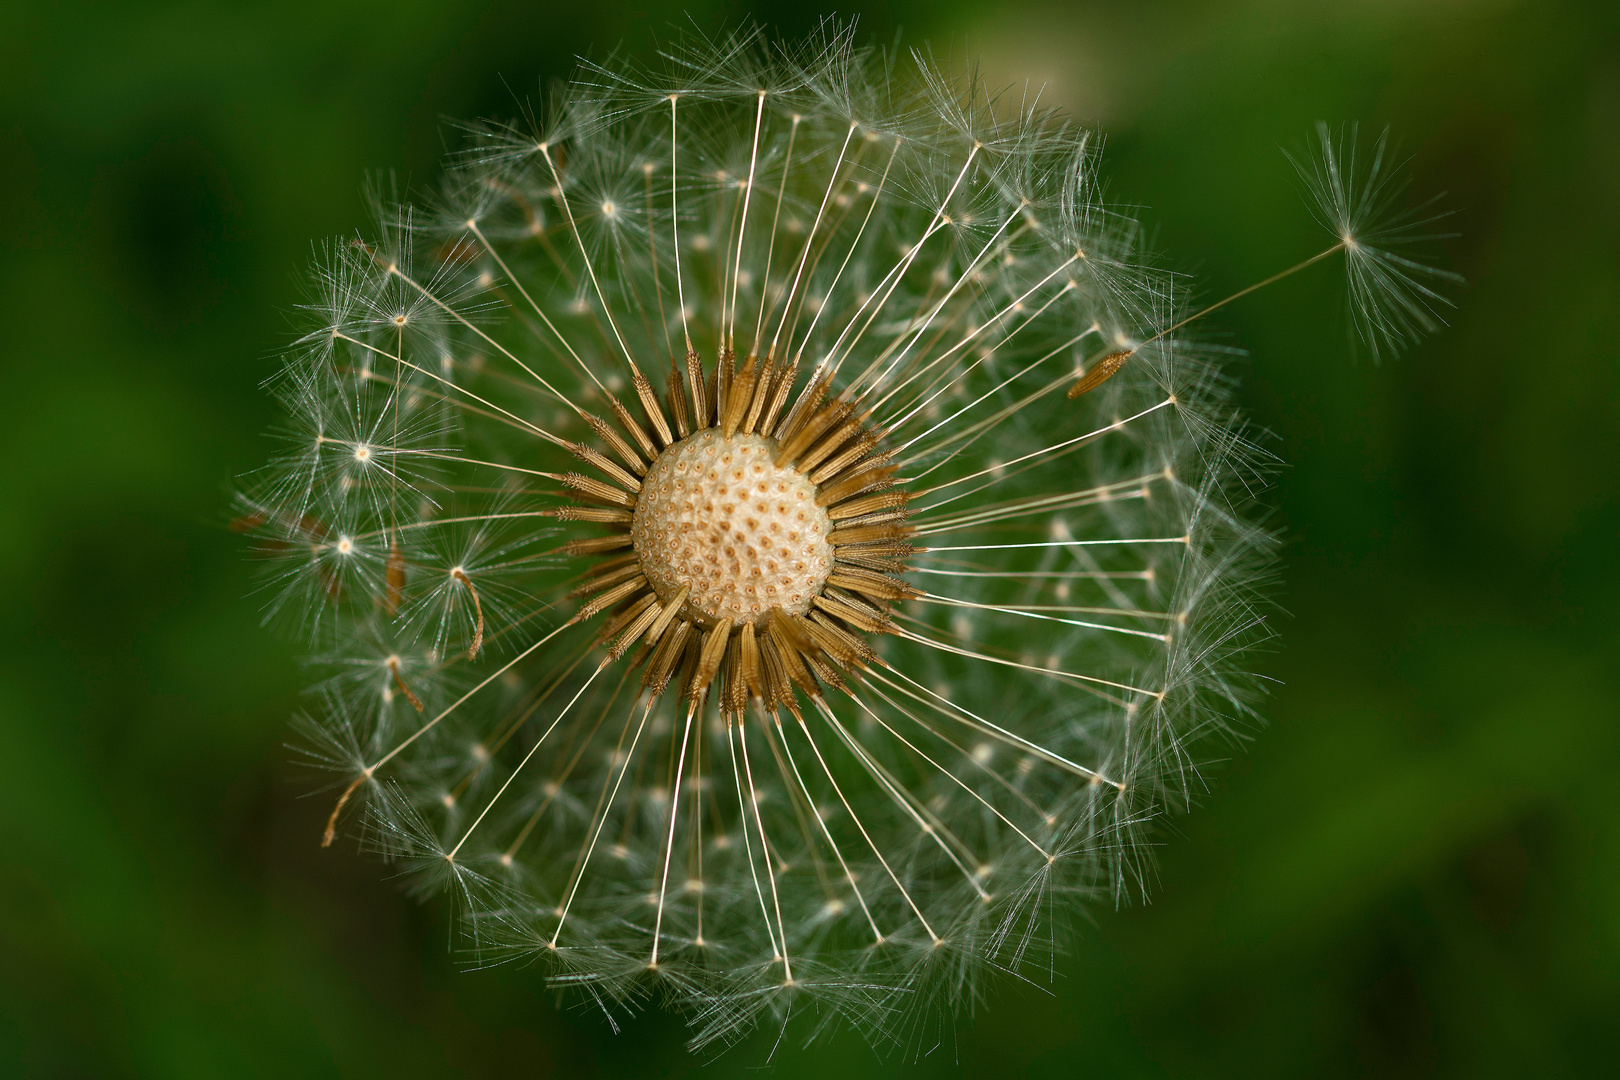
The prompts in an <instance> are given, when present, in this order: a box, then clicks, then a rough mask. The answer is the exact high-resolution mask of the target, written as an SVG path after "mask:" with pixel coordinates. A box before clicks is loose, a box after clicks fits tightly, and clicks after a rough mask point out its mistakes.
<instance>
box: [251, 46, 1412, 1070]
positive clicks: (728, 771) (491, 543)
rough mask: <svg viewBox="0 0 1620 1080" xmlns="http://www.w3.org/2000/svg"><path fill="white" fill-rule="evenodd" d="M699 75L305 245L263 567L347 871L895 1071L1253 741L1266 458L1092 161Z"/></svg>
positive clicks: (573, 94)
mask: <svg viewBox="0 0 1620 1080" xmlns="http://www.w3.org/2000/svg"><path fill="white" fill-rule="evenodd" d="M666 60H667V63H666V64H665V65H664V66H663V67H662V68H660V69H658V70H656V71H654V70H643V69H639V68H635V67H631V66H613V67H596V66H587V67H586V68H585V69H583V72H582V74H581V76H580V77H579V79H578V80H577V81H576V82H575V83H574V84H573V85H572V86H571V87H570V88H569V89H568V90H566V91H565V92H563V93H562V94H560V95H559V96H558V97H557V99H556V100H554V101H553V102H552V105H551V111H550V112H549V113H548V114H547V119H546V120H545V121H544V122H543V123H542V124H541V125H540V126H539V127H538V129H537V130H535V129H530V128H525V127H504V126H488V127H479V128H476V129H474V130H473V132H472V135H471V139H470V144H469V146H468V148H467V149H466V150H465V151H464V152H463V153H461V154H460V155H459V156H458V157H457V158H455V159H454V160H453V161H452V163H451V166H450V168H449V170H448V177H447V180H446V182H445V185H444V188H443V191H442V193H441V194H440V195H439V196H438V198H437V199H436V201H435V202H434V204H433V207H432V209H431V210H430V211H428V212H426V213H423V212H420V211H413V210H410V209H407V208H402V207H398V206H396V205H394V203H393V202H392V201H391V200H386V199H380V200H379V205H380V206H382V208H383V209H382V210H381V226H380V228H379V230H378V231H377V233H376V235H374V236H368V237H365V238H363V239H357V240H356V241H354V242H352V243H343V244H334V245H332V246H330V247H327V248H326V249H324V250H323V251H322V253H321V259H320V262H319V266H318V269H317V271H316V284H317V293H318V295H317V299H316V300H315V301H314V302H313V303H312V304H311V306H310V311H311V317H312V319H313V322H314V325H313V327H312V329H311V331H310V333H309V334H308V335H307V336H306V337H305V338H304V339H303V340H302V341H301V342H300V343H299V345H298V348H297V350H296V351H295V353H294V355H293V357H292V358H291V360H290V361H289V363H288V364H287V367H286V371H285V373H284V375H283V377H282V380H281V382H280V384H279V387H278V389H279V392H280V394H281V396H282V397H283V399H284V400H285V402H286V404H287V407H288V410H289V412H290V414H291V416H292V422H291V424H290V425H289V431H288V433H287V449H286V452H285V453H284V454H283V455H281V457H280V458H279V459H278V460H277V461H276V463H275V464H274V465H273V466H272V467H271V468H270V469H269V470H267V471H266V473H265V474H264V475H263V476H262V478H261V479H260V482H258V483H257V484H256V485H255V486H253V487H252V488H251V489H250V490H249V491H247V492H246V493H244V495H243V496H242V517H241V519H240V524H241V527H242V528H243V529H245V530H247V531H251V532H253V533H255V534H256V535H257V536H259V537H260V544H261V548H262V550H263V551H264V552H265V553H266V554H268V555H271V556H273V557H274V562H273V563H272V565H273V567H274V570H273V572H272V576H271V583H270V584H271V594H272V601H271V604H270V607H271V609H272V610H273V611H278V612H285V613H288V614H292V615H294V616H296V617H297V618H298V619H299V620H300V621H301V623H302V624H303V625H304V627H305V628H306V629H308V630H309V631H310V632H311V633H313V634H314V635H316V637H317V640H319V641H320V642H321V648H322V660H323V662H325V663H327V664H328V665H329V666H330V668H331V670H332V671H333V672H334V674H333V675H332V677H331V678H330V679H329V680H328V681H327V682H326V683H324V684H323V686H322V697H321V701H322V707H321V709H320V710H319V715H318V716H317V717H316V718H315V719H314V720H313V721H311V722H310V723H309V725H307V726H308V727H309V729H310V730H311V732H312V733H313V738H314V741H315V754H316V756H317V757H318V758H319V760H320V761H321V762H322V763H323V764H326V765H328V766H330V767H331V768H332V769H333V770H334V772H335V774H336V776H335V783H334V791H335V792H336V793H337V794H336V795H335V798H336V805H335V807H334V808H333V810H332V813H331V819H330V822H329V823H328V826H327V832H326V836H325V841H326V842H328V843H329V842H330V841H331V839H332V837H333V836H334V835H337V834H338V833H339V832H340V830H341V829H342V828H343V827H344V825H345V824H346V823H351V822H360V823H361V824H362V825H363V832H364V835H365V836H366V837H367V839H368V840H369V842H370V843H371V844H373V845H374V846H376V847H378V848H380V849H381V850H382V851H383V852H384V853H385V854H386V855H388V856H389V857H391V858H395V859H398V860H401V861H403V862H405V863H406V864H407V865H409V866H411V867H414V868H415V869H416V871H417V872H418V874H419V880H420V883H421V886H422V888H423V889H425V890H434V889H445V890H448V891H450V892H451V893H452V894H453V895H454V896H455V897H456V899H457V901H458V903H459V904H460V906H461V908H462V909H463V911H464V917H465V926H466V929H467V932H468V935H469V938H470V941H471V944H472V948H473V949H474V950H475V952H476V954H477V955H478V957H480V958H481V959H483V960H488V961H495V960H499V959H502V958H508V957H521V956H530V955H533V956H538V957H541V958H543V959H544V961H545V962H546V963H547V964H548V965H549V970H550V971H551V973H552V975H553V977H554V978H555V979H556V981H557V982H558V983H559V984H560V985H563V986H570V987H577V988H578V989H579V990H581V991H583V992H584V993H587V994H589V995H591V996H593V997H594V998H595V999H596V1000H597V1001H599V1002H601V1003H602V1004H603V1005H604V1007H606V1008H608V1009H610V1010H613V1009H616V1008H625V1009H629V1008H633V1007H635V1006H636V1005H637V1003H638V1002H640V1001H642V1000H644V999H646V998H647V997H649V996H651V997H652V998H654V999H655V1000H660V1001H667V1002H672V1003H674V1005H675V1006H676V1007H679V1008H682V1009H684V1010H686V1011H687V1012H688V1013H689V1014H690V1015H691V1016H692V1018H693V1024H694V1028H693V1030H694V1037H693V1043H694V1045H696V1046H703V1045H708V1044H711V1043H715V1042H721V1043H725V1042H729V1041H733V1040H735V1039H737V1038H739V1037H741V1036H742V1035H744V1034H746V1033H747V1032H748V1031H749V1030H751V1029H752V1028H753V1027H754V1026H755V1025H757V1024H759V1023H760V1022H762V1021H768V1022H772V1023H781V1024H785V1023H786V1022H787V1020H788V1018H789V1017H791V1016H794V1015H803V1016H806V1017H807V1018H809V1021H810V1028H811V1033H812V1034H813V1033H814V1031H817V1030H820V1029H821V1027H823V1026H825V1024H826V1023H828V1022H831V1021H833V1020H835V1019H839V1018H842V1019H843V1020H845V1021H847V1022H849V1023H852V1024H854V1025H856V1026H858V1027H860V1028H862V1029H864V1030H866V1031H868V1032H870V1033H872V1034H873V1035H874V1037H875V1038H880V1039H893V1040H897V1041H900V1042H904V1041H905V1040H907V1039H908V1038H910V1037H911V1036H912V1034H913V1033H914V1032H915V1031H916V1030H917V1029H916V1027H915V1026H914V1025H915V1023H916V1021H917V1018H918V1017H920V1016H923V1015H926V1014H927V1013H928V1012H929V1011H930V1010H936V1009H944V1010H949V1009H954V1008H958V1007H961V1006H962V1005H964V1004H965V1003H970V1002H972V1001H973V1000H975V999H976V998H977V997H978V995H979V994H980V992H981V988H982V986H983V985H984V980H985V978H986V976H987V973H988V972H989V971H990V970H992V969H997V968H999V969H1010V970H1013V971H1021V970H1026V969H1028V970H1030V971H1032V972H1033V971H1036V970H1038V969H1041V968H1043V967H1044V966H1045V965H1044V958H1045V955H1046V953H1048V952H1049V951H1050V950H1051V949H1052V948H1054V947H1055V946H1056V943H1057V942H1058V941H1059V940H1060V939H1059V936H1058V935H1059V934H1060V932H1061V926H1056V927H1054V926H1053V920H1054V919H1055V920H1057V921H1058V922H1059V923H1061V922H1062V921H1063V920H1064V918H1065V913H1066V912H1072V911H1073V910H1074V908H1075V906H1076V905H1077V904H1079V903H1081V902H1083V901H1085V900H1087V899H1089V898H1092V897H1109V896H1113V897H1116V898H1124V897H1128V896H1130V895H1133V894H1137V893H1139V892H1140V891H1141V889H1142V885H1143V880H1144V877H1145V874H1146V863H1147V859H1148V856H1147V850H1146V838H1147V835H1148V830H1149V829H1150V828H1151V827H1152V825H1153V823H1154V821H1155V820H1156V819H1157V818H1159V817H1160V816H1162V815H1164V814H1165V813H1167V812H1170V811H1173V810H1176V809H1179V808H1182V807H1184V806H1185V804H1186V803H1187V800H1188V797H1189V793H1190V791H1191V790H1192V789H1193V787H1194V785H1195V784H1196V782H1197V777H1196V771H1195V770H1196V761H1197V758H1196V754H1197V751H1196V750H1195V748H1194V745H1193V744H1194V742H1195V740H1197V739H1198V738H1201V737H1203V736H1204V735H1206V734H1208V733H1210V732H1212V731H1217V730H1221V729H1223V728H1224V727H1225V726H1226V725H1228V724H1229V723H1230V722H1231V721H1232V720H1234V719H1235V718H1239V717H1241V716H1242V715H1243V714H1245V713H1246V711H1247V710H1248V709H1249V707H1250V702H1251V699H1252V697H1253V693H1254V687H1253V684H1252V682H1251V680H1249V679H1248V678H1247V677H1246V676H1245V675H1244V674H1243V673H1242V670H1241V668H1240V667H1239V666H1238V665H1237V658H1238V657H1239V656H1240V655H1241V653H1242V652H1243V650H1244V649H1245V648H1246V647H1247V646H1248V645H1250V644H1251V643H1253V642H1254V641H1255V640H1257V639H1258V638H1260V637H1262V636H1264V634H1265V633H1266V631H1265V627H1264V623H1263V620H1262V616H1261V610H1262V609H1261V605H1260V600H1259V597H1258V588H1259V586H1260V584H1261V582H1262V580H1263V578H1264V575H1265V573H1266V570H1267V566H1268V562H1269V558H1270V546H1271V545H1270V539H1269V537H1268V535H1267V534H1266V533H1265V531H1263V530H1262V529H1260V528H1258V527H1256V526H1255V525H1254V524H1253V523H1252V522H1251V518H1250V516H1249V513H1250V512H1249V510H1248V500H1249V498H1250V497H1251V495H1250V493H1251V492H1252V491H1254V490H1257V489H1258V488H1259V487H1260V486H1261V484H1260V483H1259V482H1258V480H1259V478H1258V476H1257V466H1258V465H1260V464H1262V460H1261V455H1259V454H1258V453H1257V451H1256V450H1255V448H1254V447H1253V446H1252V445H1251V444H1250V442H1249V440H1248V438H1247V436H1246V434H1245V429H1244V426H1243V424H1242V421H1241V420H1240V419H1239V418H1238V417H1237V416H1236V414H1235V413H1234V412H1233V410H1232V408H1231V407H1230V406H1229V405H1228V404H1227V403H1226V400H1225V398H1224V396H1223V394H1224V389H1223V387H1224V385H1225V384H1224V382H1223V379H1222V377H1221V374H1220V372H1219V370H1218V368H1217V366H1216V364H1215V362H1214V357H1213V356H1212V355H1210V354H1206V353H1204V352H1202V351H1200V350H1199V349H1198V348H1196V347H1195V346H1194V345H1192V344H1190V343H1188V342H1187V341H1186V340H1184V339H1183V338H1182V337H1180V336H1178V333H1177V331H1178V330H1179V329H1180V327H1182V326H1183V325H1185V323H1186V322H1187V321H1188V320H1187V319H1184V318H1182V313H1183V309H1182V304H1181V297H1180V296H1179V295H1178V293H1177V290H1176V287H1175V281H1174V279H1173V278H1172V277H1171V276H1170V275H1168V274H1165V273H1162V272H1159V271H1156V270H1153V269H1152V268H1150V267H1149V266H1147V265H1146V264H1145V263H1144V262H1143V261H1142V259H1141V258H1140V256H1139V255H1138V252H1137V248H1136V242H1137V232H1138V230H1137V226H1136V223H1135V222H1134V221H1133V220H1131V219H1130V218H1129V217H1126V216H1123V215H1121V214H1118V213H1116V212H1114V211H1112V210H1110V209H1109V208H1108V207H1107V206H1105V205H1104V204H1103V203H1102V202H1101V201H1100V199H1099V196H1098V184H1097V176H1096V168H1097V147H1096V143H1095V142H1094V141H1093V139H1092V137H1091V136H1090V135H1089V134H1088V133H1086V132H1084V131H1080V130H1076V129H1075V128H1073V127H1070V126H1067V125H1065V124H1064V123H1063V122H1062V121H1061V120H1060V119H1059V118H1058V117H1056V116H1054V115H1052V114H1050V113H1048V112H1046V111H1043V110H1040V109H1037V108H1034V107H1033V106H1030V105H1029V104H1028V103H1027V102H1025V101H1021V100H1017V99H1015V98H1014V97H1012V96H1010V95H1009V96H1000V95H997V94H994V93H992V92H989V91H988V90H987V89H986V88H985V87H983V86H982V85H980V84H978V83H976V82H975V81H973V80H971V79H957V78H955V77H953V76H952V75H950V74H949V73H948V72H946V71H944V70H942V69H940V68H939V67H938V66H936V65H935V64H933V63H932V62H930V61H928V60H927V59H926V58H922V57H913V58H911V60H909V61H906V62H899V61H895V60H894V59H893V58H891V57H887V56H884V55H882V54H880V53H877V52H875V51H872V50H866V49H860V48H856V47H855V46H854V45H853V43H852V32H851V31H850V30H849V29H848V28H839V27H835V26H833V25H831V24H829V25H828V26H827V27H825V28H824V29H823V30H822V32H820V33H819V34H817V35H816V36H814V37H812V38H811V39H810V40H809V41H807V42H803V43H800V44H797V45H773V44H769V43H767V42H766V41H765V40H764V38H763V36H762V35H761V34H760V33H758V32H757V31H749V32H743V33H739V34H736V35H733V36H731V37H728V38H725V39H723V40H721V41H719V42H718V43H707V44H701V45H698V46H693V47H685V48H681V49H679V50H676V51H674V52H672V53H670V54H669V55H668V56H667V57H666ZM1374 173H1375V174H1376V173H1377V169H1376V168H1375V169H1374ZM1374 187H1376V183H1374ZM1323 192H1324V201H1326V202H1329V203H1330V204H1331V205H1333V206H1339V205H1341V204H1343V205H1344V206H1346V207H1347V208H1348V209H1347V211H1346V212H1347V213H1348V215H1349V216H1348V217H1347V219H1346V223H1347V227H1348V228H1350V229H1351V230H1352V233H1354V231H1355V230H1356V229H1358V228H1360V225H1359V224H1358V221H1359V218H1358V217H1357V215H1358V214H1360V212H1361V211H1360V209H1359V207H1361V205H1362V204H1363V203H1365V202H1366V201H1367V198H1368V197H1367V196H1366V189H1365V188H1355V189H1348V188H1347V189H1344V190H1343V191H1341V190H1340V189H1338V188H1334V187H1332V186H1331V184H1329V185H1328V186H1327V187H1325V188H1323ZM1374 201H1376V200H1374ZM1373 240H1374V238H1373V237H1372V236H1370V235H1366V236H1363V235H1359V234H1358V241H1357V242H1358V244H1361V245H1362V246H1360V247H1358V248H1357V249H1356V250H1355V251H1354V252H1351V256H1352V258H1351V263H1352V272H1353V274H1354V273H1360V275H1361V281H1360V283H1359V284H1358V285H1357V286H1356V287H1357V289H1358V290H1361V291H1363V292H1367V293H1368V294H1371V293H1374V292H1378V293H1380V295H1385V296H1387V295H1389V293H1390V290H1391V289H1392V288H1395V286H1394V285H1392V279H1391V275H1394V277H1395V278H1398V279H1399V280H1400V281H1403V282H1407V283H1408V286H1410V282H1412V281H1414V280H1417V279H1416V278H1415V277H1413V276H1411V275H1410V274H1408V276H1407V277H1404V278H1403V277H1401V274H1402V273H1403V272H1405V271H1403V270H1402V269H1401V267H1402V266H1404V265H1405V264H1402V263H1399V262H1392V261H1390V258H1389V257H1385V256H1374V255H1370V254H1367V252H1369V251H1371V250H1372V247H1371V246H1368V245H1373ZM1341 246H1342V245H1341ZM1374 246H1375V245H1374ZM1330 250H1338V248H1335V249H1330ZM1357 260H1360V262H1359V263H1358V261H1357ZM1357 266H1360V267H1361V268H1362V269H1361V270H1360V271H1357V270H1355V267H1357ZM1410 269H1411V268H1410V267H1407V270H1408V271H1410ZM1405 288H1406V291H1401V290H1400V289H1395V293H1396V295H1399V296H1402V297H1406V298H1409V299H1410V298H1411V297H1414V296H1415V297H1418V298H1419V299H1418V300H1417V301H1416V302H1417V303H1419V304H1421V302H1422V299H1421V298H1422V297H1424V296H1427V295H1428V294H1427V293H1423V292H1422V291H1421V290H1419V291H1418V292H1413V291H1412V288H1413V287H1405ZM1206 310H1208V309H1206ZM1378 310H1379V311H1380V312H1384V313H1385V314H1383V315H1380V316H1379V317H1377V318H1371V321H1370V322H1369V326H1370V327H1372V332H1373V333H1374V334H1376V335H1382V336H1383V337H1384V338H1391V337H1395V336H1397V334H1398V332H1400V331H1401V330H1402V328H1404V327H1407V326H1408V325H1409V324H1410V323H1412V322H1413V321H1414V320H1416V319H1417V318H1418V316H1417V314H1416V311H1415V309H1414V308H1413V307H1412V305H1411V304H1410V303H1407V302H1405V301H1402V302H1400V303H1397V304H1396V305H1395V307H1394V308H1392V309H1391V308H1387V307H1382V308H1379V309H1378ZM1403 320H1405V321H1403ZM360 807H363V808H364V809H363V812H361V811H359V810H357V808H360Z"/></svg>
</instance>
